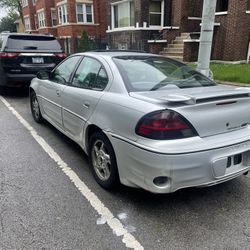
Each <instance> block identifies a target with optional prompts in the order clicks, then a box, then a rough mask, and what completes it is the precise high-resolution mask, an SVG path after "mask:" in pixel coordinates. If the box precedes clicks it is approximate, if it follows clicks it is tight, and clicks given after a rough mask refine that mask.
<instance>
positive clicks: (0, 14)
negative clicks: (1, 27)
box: [0, 8, 6, 19]
mask: <svg viewBox="0 0 250 250" xmlns="http://www.w3.org/2000/svg"><path fill="white" fill-rule="evenodd" d="M4 16H6V10H5V9H3V8H0V19H1V18H2V17H4Z"/></svg>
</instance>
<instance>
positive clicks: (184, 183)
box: [30, 51, 250, 193]
mask: <svg viewBox="0 0 250 250" xmlns="http://www.w3.org/2000/svg"><path fill="white" fill-rule="evenodd" d="M30 103H31V112H32V115H33V117H34V119H35V121H37V122H42V121H43V119H46V120H47V121H49V122H50V123H51V124H52V125H54V126H55V127H56V128H57V129H59V130H60V131H61V132H62V133H64V134H65V135H67V136H68V137H69V138H71V139H72V140H74V141H75V142H76V143H78V144H79V145H80V146H81V147H82V148H83V150H84V151H85V152H86V154H88V156H89V161H90V167H91V170H92V172H93V175H94V178H95V179H96V181H97V182H98V183H99V184H100V185H101V186H102V187H104V188H113V187H115V186H116V185H117V184H119V183H122V184H124V185H127V186H130V187H140V188H143V189H145V190H148V191H150V192H154V193H170V192H174V191H176V190H178V189H181V188H186V187H194V186H210V185H214V184H218V183H221V182H225V181H228V180H230V179H233V178H235V177H237V176H240V175H242V174H244V173H247V172H248V171H249V169H250V126H249V123H250V112H249V107H250V90H249V89H247V88H245V89H244V88H238V87H229V86H222V85H217V84H216V83H215V82H213V81H211V80H210V79H208V78H206V77H205V76H203V75H202V74H200V73H198V72H197V71H195V70H193V69H192V68H190V67H188V66H186V65H185V64H182V63H180V62H177V61H174V60H171V59H168V58H165V57H161V56H157V55H152V54H146V53H135V52H125V51H124V52H121V51H113V52H112V51H106V52H88V53H80V54H75V55H72V56H70V57H69V58H67V59H66V60H64V61H63V62H62V63H61V64H60V65H59V66H57V67H56V68H55V69H54V70H53V71H52V72H45V71H44V72H40V73H39V74H38V75H37V78H35V79H33V80H32V83H31V85H30Z"/></svg>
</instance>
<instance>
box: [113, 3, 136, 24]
mask: <svg viewBox="0 0 250 250" xmlns="http://www.w3.org/2000/svg"><path fill="white" fill-rule="evenodd" d="M111 7H112V9H111V10H112V28H122V27H129V26H134V23H135V18H134V16H135V15H134V3H133V2H132V1H127V2H121V3H118V4H113V5H112V6H111Z"/></svg>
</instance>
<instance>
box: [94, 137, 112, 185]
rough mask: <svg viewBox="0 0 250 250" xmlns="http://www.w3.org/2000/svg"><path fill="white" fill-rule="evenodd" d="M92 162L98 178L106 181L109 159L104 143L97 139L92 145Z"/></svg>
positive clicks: (109, 168) (108, 173) (109, 171)
mask: <svg viewBox="0 0 250 250" xmlns="http://www.w3.org/2000/svg"><path fill="white" fill-rule="evenodd" d="M91 156H92V162H93V167H94V170H95V172H96V174H97V176H98V178H99V179H101V180H103V181H106V180H108V179H109V177H110V174H111V161H110V155H109V153H108V150H107V148H106V146H105V143H104V142H103V141H101V140H97V141H96V142H95V143H94V145H93V147H92V152H91Z"/></svg>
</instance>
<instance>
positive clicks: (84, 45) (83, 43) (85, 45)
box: [78, 30, 90, 52]
mask: <svg viewBox="0 0 250 250" xmlns="http://www.w3.org/2000/svg"><path fill="white" fill-rule="evenodd" d="M88 50H90V44H89V36H88V32H87V31H86V30H83V31H82V35H81V39H80V44H79V47H78V51H79V52H85V51H88Z"/></svg>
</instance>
